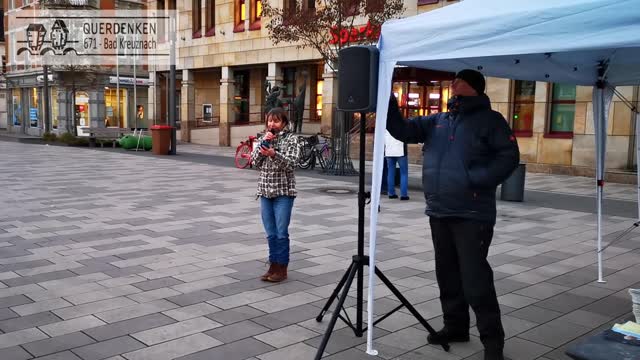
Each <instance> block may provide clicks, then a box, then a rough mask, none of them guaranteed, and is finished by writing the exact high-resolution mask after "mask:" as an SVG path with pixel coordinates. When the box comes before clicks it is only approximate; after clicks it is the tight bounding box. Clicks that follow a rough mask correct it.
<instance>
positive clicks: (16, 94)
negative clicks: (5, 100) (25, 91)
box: [11, 89, 23, 126]
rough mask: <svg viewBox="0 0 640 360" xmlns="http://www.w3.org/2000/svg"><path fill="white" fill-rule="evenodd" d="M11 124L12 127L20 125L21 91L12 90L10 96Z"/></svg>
mask: <svg viewBox="0 0 640 360" xmlns="http://www.w3.org/2000/svg"><path fill="white" fill-rule="evenodd" d="M11 105H12V106H11V123H12V124H13V126H20V125H22V118H23V113H22V89H13V92H12V96H11Z"/></svg>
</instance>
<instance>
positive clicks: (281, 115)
mask: <svg viewBox="0 0 640 360" xmlns="http://www.w3.org/2000/svg"><path fill="white" fill-rule="evenodd" d="M272 116H273V117H275V118H278V119H280V121H282V122H283V123H284V124H285V126H286V125H289V119H288V118H287V112H286V111H284V109H283V108H280V107H277V108H273V109H271V110H269V112H268V113H267V116H265V121H269V118H270V117H272Z"/></svg>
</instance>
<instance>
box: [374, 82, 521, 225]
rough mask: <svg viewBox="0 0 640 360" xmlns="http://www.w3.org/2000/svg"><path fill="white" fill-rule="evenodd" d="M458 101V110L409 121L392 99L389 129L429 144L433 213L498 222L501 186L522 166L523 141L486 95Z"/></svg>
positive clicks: (426, 165) (426, 182) (425, 177)
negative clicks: (497, 188) (497, 195)
mask: <svg viewBox="0 0 640 360" xmlns="http://www.w3.org/2000/svg"><path fill="white" fill-rule="evenodd" d="M456 102H457V103H456V104H455V108H456V109H457V111H450V112H446V113H438V114H434V115H430V116H426V117H417V118H412V119H409V121H405V120H404V119H403V118H402V115H401V114H400V110H399V109H398V103H397V102H396V100H395V98H394V97H393V96H392V97H391V101H390V103H389V115H388V117H387V130H389V132H390V133H391V135H393V137H395V138H396V139H398V140H401V141H405V142H408V143H424V146H423V148H422V151H423V155H424V160H423V164H422V186H423V190H424V197H425V200H426V203H427V207H426V210H425V213H426V214H427V215H429V216H434V217H461V218H467V219H475V220H480V221H486V222H491V223H495V221H496V187H497V186H498V185H499V184H500V183H502V182H503V181H504V180H505V179H506V178H507V177H509V175H510V174H511V172H512V171H513V170H514V169H515V168H516V167H517V165H518V163H519V161H520V151H519V149H518V143H517V142H516V139H515V137H514V136H513V133H512V132H511V129H510V128H509V125H508V124H507V122H506V120H505V119H504V117H503V116H502V115H501V114H500V113H498V112H496V111H493V110H491V103H490V101H489V98H488V97H487V96H486V95H484V94H482V95H480V96H473V97H457V98H456Z"/></svg>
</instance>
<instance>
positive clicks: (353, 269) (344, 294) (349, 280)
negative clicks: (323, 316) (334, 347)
mask: <svg viewBox="0 0 640 360" xmlns="http://www.w3.org/2000/svg"><path fill="white" fill-rule="evenodd" d="M357 272H358V267H357V266H355V265H354V263H351V266H350V269H349V273H348V275H347V277H346V283H345V285H344V289H343V291H342V294H341V295H340V298H339V299H338V304H337V305H336V309H335V311H334V312H333V314H332V315H331V321H329V324H328V325H327V329H326V330H325V332H324V336H323V337H322V342H321V343H320V347H319V348H318V352H317V353H316V357H315V360H320V359H322V354H323V353H324V349H325V348H326V347H327V343H328V342H329V338H330V337H331V332H332V331H333V327H334V326H336V321H337V320H338V316H339V315H340V309H342V306H343V305H344V301H345V300H346V299H347V296H348V295H349V288H351V283H352V282H353V278H354V277H356V273H357ZM341 282H342V281H341Z"/></svg>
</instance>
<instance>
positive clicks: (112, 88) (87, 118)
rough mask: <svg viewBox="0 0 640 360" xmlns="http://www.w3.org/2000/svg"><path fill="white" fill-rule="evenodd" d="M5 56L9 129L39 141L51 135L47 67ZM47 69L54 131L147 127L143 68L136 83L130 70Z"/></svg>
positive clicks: (97, 0)
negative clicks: (46, 110) (140, 113)
mask: <svg viewBox="0 0 640 360" xmlns="http://www.w3.org/2000/svg"><path fill="white" fill-rule="evenodd" d="M4 6H5V9H7V11H6V14H7V15H8V14H11V13H13V12H17V11H20V9H25V8H32V7H35V8H36V9H41V10H46V9H78V10H110V9H130V10H133V9H142V8H144V7H145V4H144V3H142V2H139V1H135V0H131V1H129V0H44V1H39V2H37V3H34V2H32V1H30V0H4ZM3 20H4V23H5V24H4V29H5V33H6V35H7V37H9V36H11V32H10V31H8V24H7V21H6V17H3ZM3 54H5V56H4V58H6V60H7V64H6V73H5V74H4V79H5V81H6V89H5V91H3V94H4V95H5V96H6V101H4V102H3V103H4V104H5V106H6V109H7V112H6V114H7V120H6V129H7V131H10V132H14V133H23V134H28V135H34V136H41V135H42V134H44V132H45V131H46V130H47V126H46V125H45V120H44V104H45V101H44V94H45V91H44V72H43V67H42V66H30V65H29V64H28V63H24V64H21V63H19V62H17V61H16V54H11V53H8V52H7V51H3ZM48 70H49V71H48V85H49V113H50V114H51V115H50V124H49V126H50V128H49V129H50V131H51V132H53V133H57V134H61V133H64V132H70V133H73V134H77V135H83V134H82V131H81V129H82V128H85V127H90V126H92V127H122V128H136V127H138V128H147V127H148V126H149V125H150V123H149V120H148V117H146V116H142V117H140V116H136V115H137V111H136V105H137V104H144V105H143V106H146V104H147V103H148V102H149V100H148V85H149V78H148V72H147V71H146V68H145V67H143V66H138V67H137V68H136V72H135V73H136V77H135V79H134V71H133V68H132V67H131V66H120V67H118V68H116V66H93V67H81V66H49V69H48ZM134 84H136V85H135V89H134ZM134 93H135V94H136V97H137V101H136V99H134ZM0 100H2V99H1V98H0ZM0 115H1V106H0ZM1 125H2V120H0V127H2V126H1Z"/></svg>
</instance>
